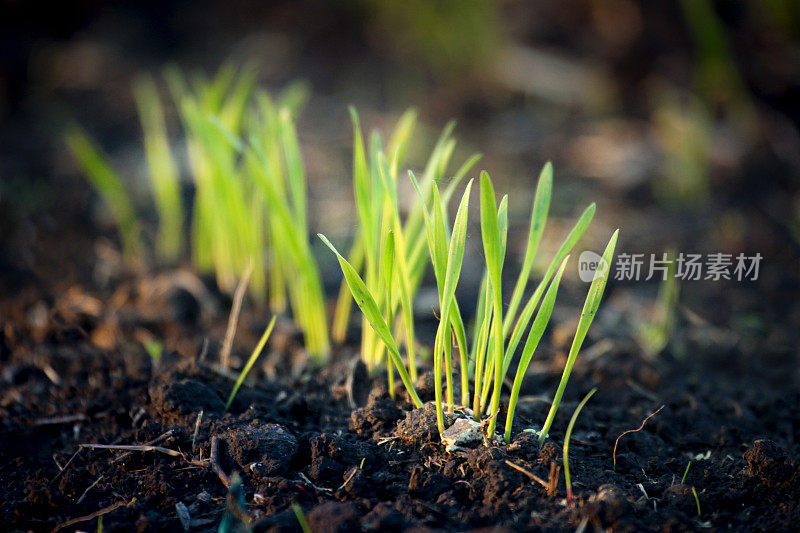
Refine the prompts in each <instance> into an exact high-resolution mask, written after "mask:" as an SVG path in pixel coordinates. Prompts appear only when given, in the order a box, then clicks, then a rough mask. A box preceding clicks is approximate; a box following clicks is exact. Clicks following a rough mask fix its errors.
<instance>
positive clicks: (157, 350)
mask: <svg viewBox="0 0 800 533" xmlns="http://www.w3.org/2000/svg"><path fill="white" fill-rule="evenodd" d="M142 347H143V348H144V351H146V352H147V355H149V356H150V361H152V362H153V365H154V366H158V364H159V363H161V358H162V357H163V355H164V345H163V344H162V343H160V342H158V341H157V340H149V341H146V342H143V343H142Z"/></svg>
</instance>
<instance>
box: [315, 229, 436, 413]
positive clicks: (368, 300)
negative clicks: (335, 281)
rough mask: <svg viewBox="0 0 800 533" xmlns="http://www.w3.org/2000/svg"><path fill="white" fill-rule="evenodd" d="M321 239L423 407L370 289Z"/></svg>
mask: <svg viewBox="0 0 800 533" xmlns="http://www.w3.org/2000/svg"><path fill="white" fill-rule="evenodd" d="M319 238H320V239H322V242H324V243H325V245H326V246H327V247H328V248H330V249H331V251H332V252H333V253H335V254H336V258H337V259H338V260H339V265H340V266H341V268H342V273H343V274H344V278H345V280H346V281H347V285H348V287H349V288H350V291H351V293H352V294H353V298H354V299H355V301H356V303H357V304H358V307H359V308H360V309H361V312H362V313H364V316H365V317H366V318H367V320H368V321H369V323H370V325H371V326H372V328H373V329H374V330H375V332H376V333H377V334H378V336H379V337H380V338H381V340H383V342H384V344H385V345H386V348H387V349H388V351H389V356H390V358H391V360H392V364H394V365H395V367H396V368H397V371H398V373H399V374H400V379H401V380H402V381H403V385H405V387H406V391H408V394H409V396H410V397H411V400H412V401H413V402H414V405H415V406H416V407H422V401H421V400H420V399H419V396H418V395H417V391H416V390H415V389H414V384H413V383H412V382H411V378H410V377H409V374H408V371H407V370H406V367H405V365H404V364H403V360H402V359H401V357H400V350H399V349H398V348H397V343H396V342H395V340H394V337H393V335H392V331H391V330H390V329H389V326H388V325H387V324H386V320H385V319H384V317H383V315H382V314H381V311H380V308H379V307H378V304H377V303H376V302H375V299H374V298H373V297H372V294H371V293H370V292H369V289H367V286H366V285H365V284H364V280H362V279H361V276H359V275H358V272H356V270H355V269H354V268H353V267H352V266H351V265H350V263H348V262H347V259H345V258H344V257H343V256H342V255H341V254H340V253H339V251H338V250H337V249H336V247H335V246H333V244H331V242H330V241H329V240H328V239H327V238H326V237H325V236H324V235H322V234H319Z"/></svg>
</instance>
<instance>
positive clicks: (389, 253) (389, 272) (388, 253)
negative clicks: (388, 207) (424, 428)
mask: <svg viewBox="0 0 800 533" xmlns="http://www.w3.org/2000/svg"><path fill="white" fill-rule="evenodd" d="M383 278H384V280H385V284H386V302H385V305H386V324H387V325H391V324H392V323H393V322H394V321H393V320H392V283H393V282H392V279H393V278H394V233H393V232H392V231H391V230H389V231H388V232H387V234H386V243H385V244H384V248H383ZM386 372H387V379H388V382H389V395H390V396H391V397H392V399H394V367H393V365H386Z"/></svg>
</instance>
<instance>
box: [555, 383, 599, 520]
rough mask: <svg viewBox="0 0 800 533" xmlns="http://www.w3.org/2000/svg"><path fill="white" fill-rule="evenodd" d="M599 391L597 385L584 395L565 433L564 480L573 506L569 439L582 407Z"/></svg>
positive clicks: (568, 503)
mask: <svg viewBox="0 0 800 533" xmlns="http://www.w3.org/2000/svg"><path fill="white" fill-rule="evenodd" d="M595 392H597V387H595V388H594V389H592V390H590V391H589V394H587V395H586V396H584V397H583V400H581V403H579V404H578V407H576V408H575V412H574V413H572V418H570V420H569V425H568V426H567V432H566V434H565V435H564V455H563V458H564V481H565V482H566V485H567V505H569V506H570V508H571V507H572V481H571V480H570V477H569V439H570V437H572V428H573V427H575V421H576V420H577V419H578V415H579V414H581V409H583V406H584V405H586V402H588V401H589V398H591V397H592V395H593V394H594V393H595Z"/></svg>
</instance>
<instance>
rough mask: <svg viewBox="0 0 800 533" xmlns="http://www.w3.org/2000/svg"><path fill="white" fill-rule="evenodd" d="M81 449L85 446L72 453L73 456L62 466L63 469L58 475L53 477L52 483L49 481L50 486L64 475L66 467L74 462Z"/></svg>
mask: <svg viewBox="0 0 800 533" xmlns="http://www.w3.org/2000/svg"><path fill="white" fill-rule="evenodd" d="M81 450H83V448H78V450H77V451H76V452H75V453H73V454H72V457H70V458H69V461H67V464H65V465H64V466H63V467H62V468H61V471H60V472H59V473H58V474H56V476H55V477H54V478H53V479H51V480H50V483H48V485H49V486H52V485H53V483H55V482H56V481H57V480H58V479H59V478H60V477H61V476H63V475H64V472H65V471H66V469H67V468H68V467H69V465H71V464H72V461H73V460H75V458H76V457H77V456H78V454H79V453H81Z"/></svg>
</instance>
